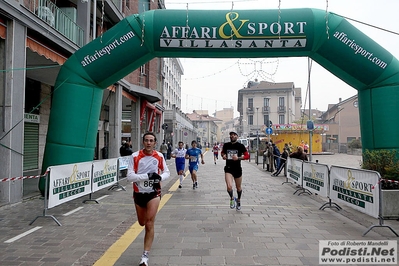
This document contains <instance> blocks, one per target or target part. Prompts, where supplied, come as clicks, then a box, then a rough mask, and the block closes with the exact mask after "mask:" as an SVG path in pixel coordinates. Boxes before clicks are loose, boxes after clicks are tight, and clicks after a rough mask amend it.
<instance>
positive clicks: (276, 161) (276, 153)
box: [272, 143, 281, 169]
mask: <svg viewBox="0 0 399 266" xmlns="http://www.w3.org/2000/svg"><path fill="white" fill-rule="evenodd" d="M272 145H273V156H274V166H275V169H278V168H279V167H280V156H281V153H280V150H279V149H278V147H277V146H276V144H275V143H273V144H272Z"/></svg>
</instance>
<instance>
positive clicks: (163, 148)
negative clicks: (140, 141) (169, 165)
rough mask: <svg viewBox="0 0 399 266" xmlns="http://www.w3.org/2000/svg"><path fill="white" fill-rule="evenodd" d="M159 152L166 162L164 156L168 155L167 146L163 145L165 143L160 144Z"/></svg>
mask: <svg viewBox="0 0 399 266" xmlns="http://www.w3.org/2000/svg"><path fill="white" fill-rule="evenodd" d="M159 151H160V152H161V153H162V155H163V157H164V158H165V160H166V156H167V154H168V145H166V144H165V141H163V142H162V144H161V147H160V148H159Z"/></svg>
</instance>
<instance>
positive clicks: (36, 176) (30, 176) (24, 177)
mask: <svg viewBox="0 0 399 266" xmlns="http://www.w3.org/2000/svg"><path fill="white" fill-rule="evenodd" d="M48 172H49V171H48V170H47V171H46V172H45V173H44V174H43V175H28V176H19V177H9V178H3V179H0V182H7V181H14V180H21V179H29V178H39V177H44V176H46V175H47V174H48Z"/></svg>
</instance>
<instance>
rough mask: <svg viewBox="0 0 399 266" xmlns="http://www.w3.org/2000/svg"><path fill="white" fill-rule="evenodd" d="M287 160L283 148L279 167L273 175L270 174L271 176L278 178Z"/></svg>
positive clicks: (286, 153) (285, 151) (286, 154)
mask: <svg viewBox="0 0 399 266" xmlns="http://www.w3.org/2000/svg"><path fill="white" fill-rule="evenodd" d="M287 158H288V151H287V149H286V148H284V149H283V154H281V162H280V167H279V168H278V169H277V171H276V172H275V173H274V174H272V176H278V175H279V174H280V173H281V171H282V170H283V169H284V168H285V165H286V162H287Z"/></svg>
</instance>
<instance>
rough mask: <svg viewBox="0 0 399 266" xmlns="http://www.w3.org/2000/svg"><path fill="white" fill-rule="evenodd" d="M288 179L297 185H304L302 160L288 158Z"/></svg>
mask: <svg viewBox="0 0 399 266" xmlns="http://www.w3.org/2000/svg"><path fill="white" fill-rule="evenodd" d="M287 163H288V165H287V172H288V176H287V177H288V178H289V179H291V180H292V181H293V182H295V183H297V184H302V160H298V159H294V158H287Z"/></svg>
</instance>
